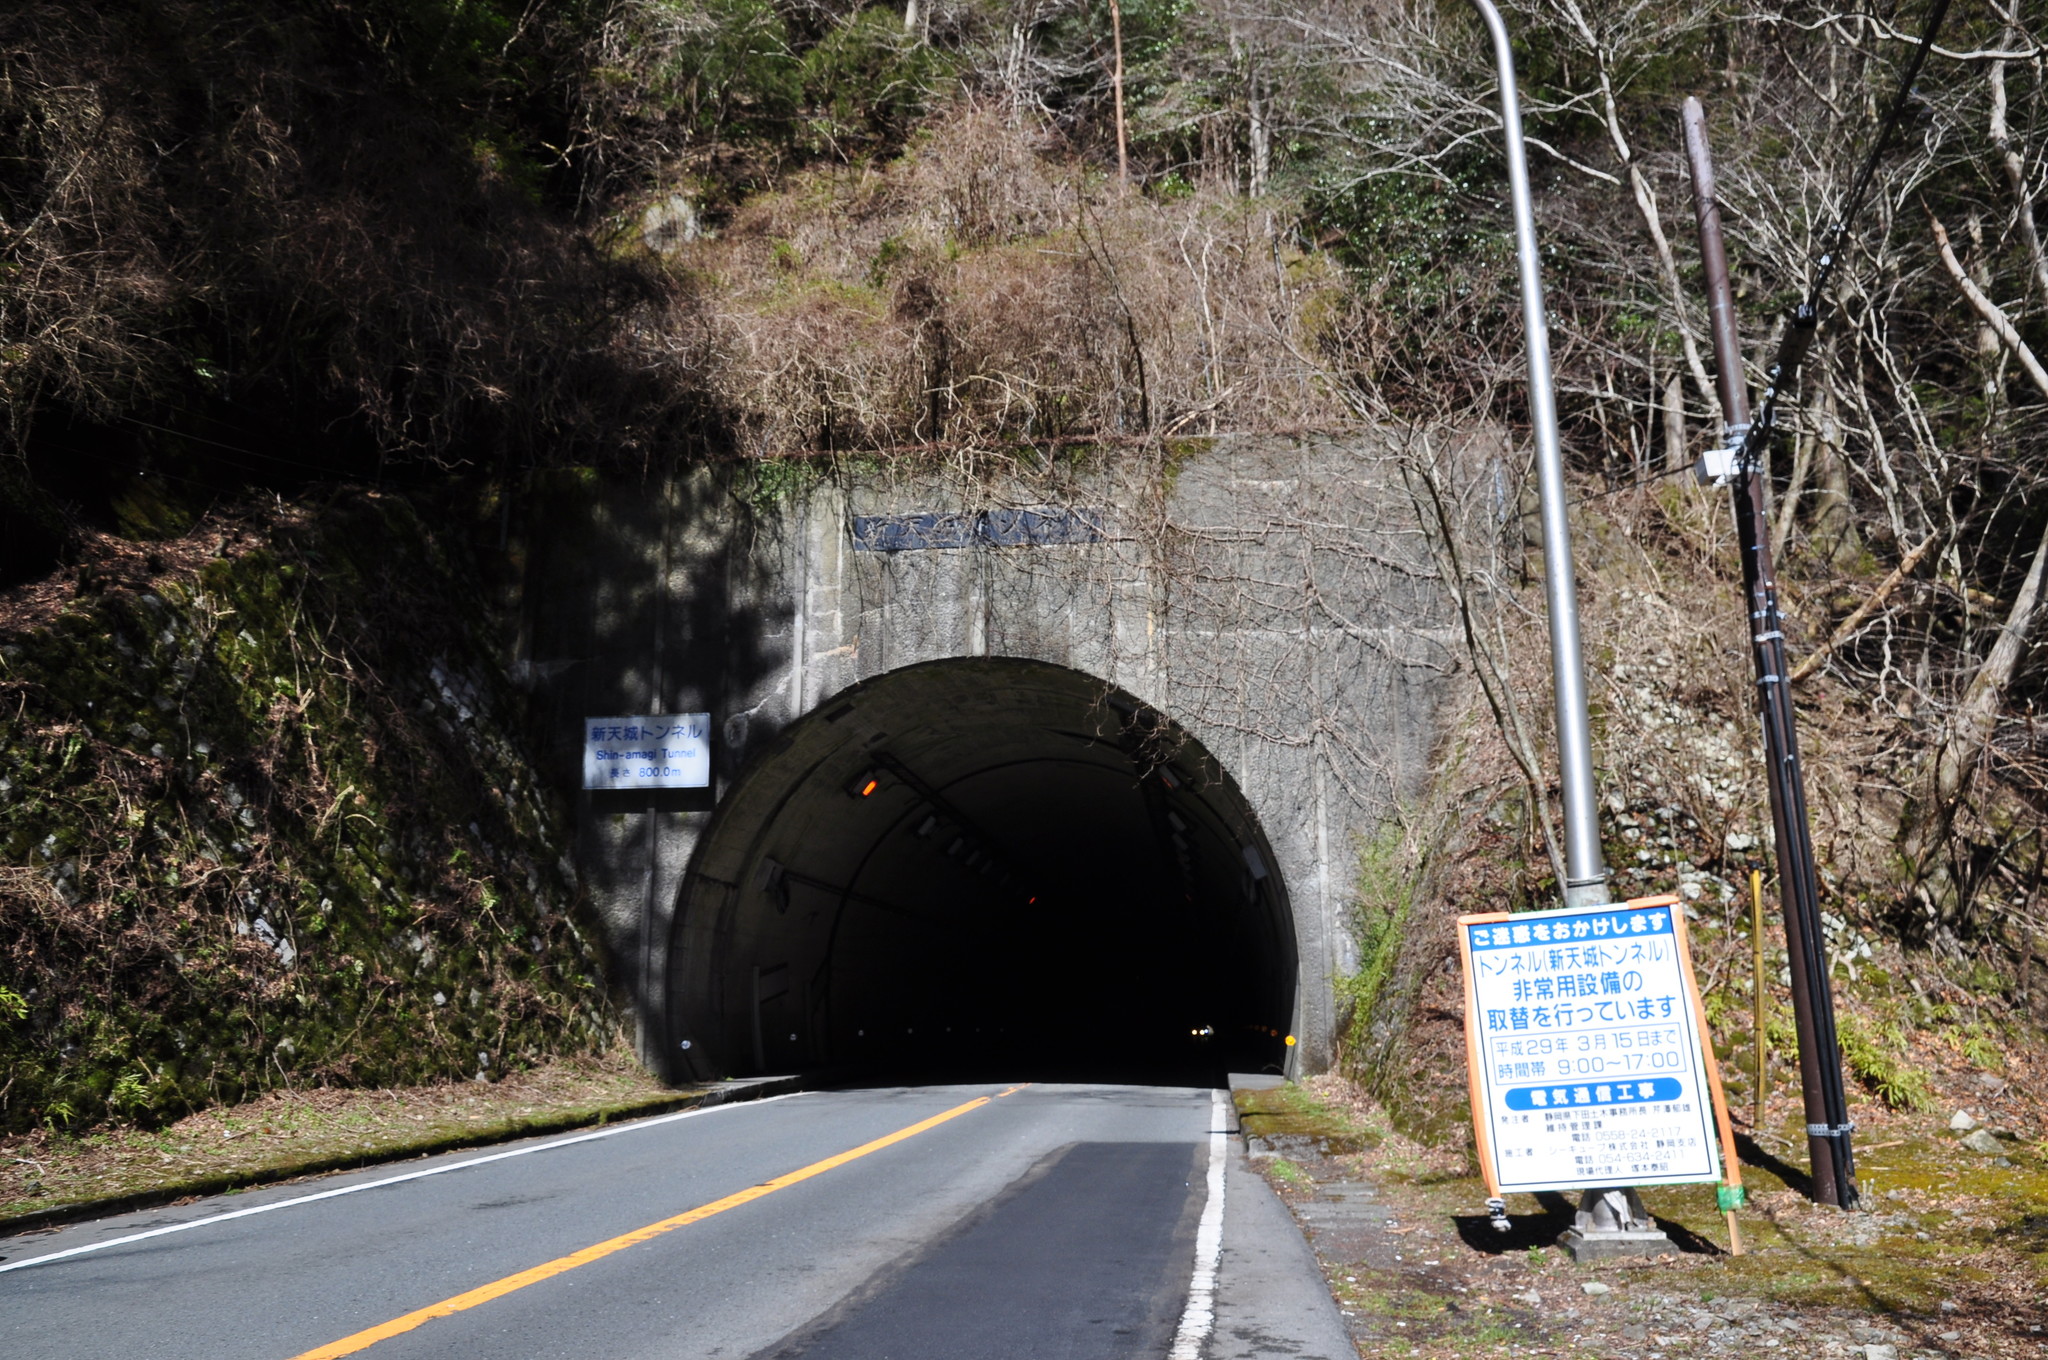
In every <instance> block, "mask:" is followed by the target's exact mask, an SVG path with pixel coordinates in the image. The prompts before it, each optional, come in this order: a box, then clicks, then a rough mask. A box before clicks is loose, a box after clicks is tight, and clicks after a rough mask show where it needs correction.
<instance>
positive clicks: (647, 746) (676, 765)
mask: <svg viewBox="0 0 2048 1360" xmlns="http://www.w3.org/2000/svg"><path fill="white" fill-rule="evenodd" d="M710 785H711V715H710V714H709V713H664V714H654V715H652V716H641V717H631V718H585V719H584V720H583V787H584V788H586V789H702V788H709V787H710Z"/></svg>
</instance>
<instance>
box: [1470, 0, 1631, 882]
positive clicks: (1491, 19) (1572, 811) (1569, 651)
mask: <svg viewBox="0 0 2048 1360" xmlns="http://www.w3.org/2000/svg"><path fill="white" fill-rule="evenodd" d="M1472 6H1473V8H1474V9H1477V10H1478V11H1479V17H1480V18H1481V19H1483V20H1485V21H1486V29H1487V32H1488V33H1489V34H1491V35H1492V37H1493V60H1494V65H1495V67H1496V68H1497V70H1498V73H1499V78H1500V121H1501V130H1502V132H1503V133H1505V134H1506V141H1507V151H1508V191H1509V196H1510V197H1511V198H1512V200H1513V203H1514V215H1515V263H1516V267H1517V269H1518V271H1519V273H1520V275H1521V283H1522V329H1523V330H1524V331H1525V332H1527V334H1528V342H1529V424H1530V427H1531V430H1532V432H1533V433H1534V435H1535V437H1536V489H1537V492H1538V494H1539V497H1540V499H1541V504H1542V513H1541V520H1542V524H1543V598H1544V606H1545V610H1546V613H1547V614H1548V616H1549V619H1550V678H1551V683H1552V685H1553V687H1554V691H1555V694H1556V700H1557V765H1558V774H1559V777H1560V784H1561V791H1562V793H1563V802H1564V882H1563V883H1562V884H1560V885H1559V887H1560V888H1562V889H1563V892H1564V904H1565V905H1566V906H1567V907H1590V906H1598V905H1599V904H1600V903H1602V902H1605V901H1606V900H1607V866H1606V865H1605V864H1604V863H1603V862H1602V861H1601V858H1600V809H1599V805H1598V803H1597V802H1596V801H1595V796H1594V793H1593V737H1592V731H1591V725H1590V723H1589V722H1588V721H1587V718H1586V668H1585V664H1584V662H1583V661H1582V660H1581V658H1580V648H1579V598H1578V588H1577V585H1576V583H1575V578H1574V577H1573V574H1572V535H1571V525H1570V523H1569V522H1568V520H1567V518H1566V516H1565V487H1564V454H1563V451H1562V449H1561V448H1560V446H1559V444H1558V438H1557V394H1556V391H1555V390H1554V388H1553V387H1552V384H1551V378H1550V321H1549V318H1548V317H1547V316H1546V315H1545V314H1544V310H1543V264H1542V258H1541V256H1540V255H1539V254H1538V253H1537V249H1536V209H1535V206H1534V203H1533V201H1532V199H1531V197H1530V194H1529V155H1528V152H1527V150H1526V149H1525V148H1524V146H1523V143H1522V106H1521V101H1520V99H1519V98H1517V97H1516V94H1515V54H1514V50H1513V49H1512V48H1511V47H1510V46H1509V45H1508V27H1507V25H1506V24H1505V23H1503V22H1502V21H1501V17H1500V11H1499V10H1497V9H1495V8H1494V7H1493V0H1472Z"/></svg>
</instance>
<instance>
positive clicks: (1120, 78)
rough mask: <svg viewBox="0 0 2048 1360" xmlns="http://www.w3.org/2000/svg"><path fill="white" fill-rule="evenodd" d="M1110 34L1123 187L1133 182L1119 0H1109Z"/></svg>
mask: <svg viewBox="0 0 2048 1360" xmlns="http://www.w3.org/2000/svg"><path fill="white" fill-rule="evenodd" d="M1109 36H1110V42H1111V43H1112V44H1114V46H1115V48H1116V67H1115V69H1114V70H1113V71H1112V72H1111V73H1110V82H1109V83H1110V87H1111V93H1112V94H1114V95H1115V96H1116V182H1117V185H1118V187H1119V188H1122V187H1125V186H1128V185H1129V184H1130V182H1131V155H1130V150H1129V144H1128V141H1127V139H1126V137H1125V134H1124V11H1123V6H1122V5H1121V4H1119V3H1118V0H1109Z"/></svg>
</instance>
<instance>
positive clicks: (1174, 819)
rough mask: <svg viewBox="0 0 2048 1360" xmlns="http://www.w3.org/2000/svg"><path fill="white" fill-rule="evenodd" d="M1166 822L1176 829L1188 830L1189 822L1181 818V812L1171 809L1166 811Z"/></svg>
mask: <svg viewBox="0 0 2048 1360" xmlns="http://www.w3.org/2000/svg"><path fill="white" fill-rule="evenodd" d="M1166 824H1167V825H1168V826H1170V827H1172V828H1173V829H1174V830H1175V831H1186V830H1187V829H1188V824H1187V823H1186V822H1184V821H1182V820H1181V819H1180V814H1179V813H1178V812H1174V811H1173V810H1171V809H1168V811H1167V813H1166Z"/></svg>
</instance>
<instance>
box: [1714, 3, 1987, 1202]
mask: <svg viewBox="0 0 2048 1360" xmlns="http://www.w3.org/2000/svg"><path fill="white" fill-rule="evenodd" d="M1948 6H1949V0H1933V4H1932V6H1931V7H1930V10H1929V13H1928V17H1927V23H1926V26H1925V28H1924V30H1923V31H1922V33H1921V36H1920V45H1919V47H1918V48H1916V49H1915V50H1914V53H1913V56H1912V59H1911V60H1910V61H1908V62H1907V64H1906V69H1905V72H1904V74H1903V76H1902V77H1901V79H1900V81H1899V88H1898V92H1897V93H1896V94H1895V95H1894V96H1893V97H1892V101H1891V106H1890V107H1889V108H1888V109H1887V110H1886V111H1885V116H1884V121H1883V122H1882V123H1881V124H1880V125H1879V127H1878V132H1877V138H1876V140H1875V141H1873V142H1872V143H1871V147H1870V153H1869V154H1868V155H1867V156H1865V157H1864V160H1863V165H1862V167H1861V168H1860V169H1859V170H1858V171H1857V172H1856V178H1855V179H1854V180H1853V181H1852V182H1851V184H1850V188H1849V195H1848V198H1847V200H1846V201H1845V202H1844V204H1843V207H1842V213H1841V216H1840V217H1838V218H1837V219H1836V221H1835V222H1834V223H1833V225H1831V226H1830V227H1829V228H1828V230H1827V231H1826V232H1825V233H1824V234H1823V235H1822V237H1821V241H1822V245H1821V253H1820V257H1819V259H1818V260H1816V261H1815V264H1814V270H1813V278H1812V282H1811V284H1810V285H1809V286H1808V288H1807V290H1806V297H1805V298H1804V300H1803V301H1801V302H1800V304H1799V306H1798V308H1797V309H1796V310H1794V311H1793V313H1792V314H1791V316H1790V317H1789V318H1788V319H1787V320H1788V324H1787V325H1786V327H1785V334H1784V337H1783V339H1782V340H1781V341H1780V342H1779V345H1778V353H1777V357H1776V358H1775V359H1774V360H1773V361H1772V363H1771V366H1770V368H1769V370H1768V371H1767V373H1766V375H1765V377H1766V385H1765V387H1764V392H1763V396H1762V398H1761V399H1760V400H1759V401H1758V402H1757V409H1756V414H1755V415H1754V417H1753V418H1752V419H1751V421H1750V424H1749V428H1748V429H1747V430H1745V431H1743V432H1742V445H1741V449H1740V451H1739V452H1738V454H1737V456H1736V460H1735V478H1736V484H1735V488H1734V490H1735V493H1736V504H1737V506H1738V510H1737V526H1738V529H1739V531H1740V533H1741V536H1742V538H1743V540H1744V541H1743V544H1742V547H1743V567H1744V576H1745V578H1746V583H1747V585H1748V587H1749V589H1748V594H1749V598H1750V600H1751V603H1752V612H1751V615H1750V625H1751V629H1752V632H1753V634H1754V637H1753V641H1754V643H1755V646H1756V653H1757V665H1758V684H1759V686H1760V687H1761V706H1762V709H1763V719H1764V751H1765V758H1766V760H1767V761H1768V762H1769V765H1770V770H1769V774H1770V778H1771V780H1772V789H1773V793H1774V794H1775V795H1776V796H1775V797H1774V798H1773V799H1772V803H1773V808H1772V812H1773V817H1774V821H1775V822H1776V823H1777V825H1776V827H1775V828H1774V829H1775V831H1776V833H1777V836H1778V844H1779V850H1780V861H1779V867H1780V871H1781V878H1782V880H1783V881H1782V882H1781V883H1780V890H1781V892H1782V893H1783V894H1784V896H1785V898H1786V905H1787V911H1786V925H1787V930H1788V934H1796V935H1797V937H1798V938H1797V940H1796V944H1797V952H1798V957H1797V958H1793V959H1791V960H1789V962H1790V964H1791V966H1792V967H1793V968H1796V969H1797V970H1798V973H1799V978H1798V981H1799V982H1801V983H1802V984H1804V990H1805V992H1806V995H1807V997H1808V998H1809V999H1810V1000H1809V1005H1810V1008H1811V1012H1812V1023H1813V1029H1814V1034H1813V1040H1814V1047H1815V1050H1816V1053H1817V1056H1818V1057H1819V1061H1818V1062H1816V1063H1815V1064H1814V1067H1815V1069H1817V1071H1816V1075H1817V1076H1818V1077H1819V1086H1820V1090H1819V1095H1820V1104H1821V1109H1822V1111H1823V1120H1824V1122H1822V1123H1820V1124H1811V1123H1809V1124H1808V1125H1807V1127H1806V1133H1807V1140H1808V1146H1809V1147H1810V1148H1812V1149H1813V1154H1814V1156H1815V1158H1816V1159H1818V1158H1819V1157H1820V1156H1823V1155H1825V1156H1826V1158H1827V1160H1828V1163H1829V1170H1830V1171H1831V1173H1832V1180H1833V1182H1834V1189H1835V1196H1836V1202H1837V1203H1839V1204H1840V1205H1841V1207H1842V1208H1845V1209H1848V1208H1853V1207H1855V1203H1856V1198H1857V1192H1856V1157H1855V1152H1854V1150H1853V1149H1852V1146H1851V1144H1850V1140H1849V1133H1850V1131H1851V1130H1852V1129H1853V1128H1854V1127H1855V1125H1854V1124H1853V1123H1852V1122H1851V1121H1850V1119H1849V1100H1848V1091H1847V1089H1846V1088H1845V1086H1844V1084H1843V1081H1842V1063H1841V1057H1840V1045H1841V1040H1840V1035H1839V1033H1838V1032H1837V1030H1836V1026H1835V1009H1834V997H1833V992H1832V990H1831V988H1830V985H1829V975H1830V973H1831V972H1832V969H1831V968H1830V967H1829V964H1828V958H1827V942H1826V940H1825V938H1824V934H1825V932H1824V928H1823V923H1822V920H1821V914H1820V885H1819V874H1818V869H1817V866H1816V864H1815V862H1814V854H1813V839H1812V833H1811V831H1810V830H1809V826H1810V823H1809V821H1808V816H1807V808H1806V787H1805V779H1804V777H1803V776H1802V774H1801V772H1800V769H1799V743H1798V734H1797V730H1796V728H1795V725H1794V715H1793V712H1792V696H1791V692H1790V687H1789V683H1788V680H1787V676H1788V673H1789V671H1788V666H1787V660H1788V658H1787V656H1786V651H1785V642H1784V636H1785V635H1784V618H1783V615H1782V613H1781V612H1780V610H1779V608H1778V589H1777V582H1776V581H1774V580H1772V579H1770V573H1768V572H1762V571H1758V570H1756V568H1757V567H1758V566H1759V565H1761V564H1762V554H1763V549H1764V539H1763V535H1764V534H1765V533H1766V532H1767V529H1766V526H1765V525H1764V524H1763V522H1762V513H1763V512H1762V506H1763V500H1762V495H1761V492H1762V487H1760V486H1758V485H1757V484H1756V483H1757V479H1759V478H1761V477H1762V476H1763V458H1762V454H1763V451H1764V450H1765V449H1766V448H1768V447H1769V444H1770V439H1771V434H1772V431H1773V428H1774V427H1775V425H1776V424H1777V417H1778V403H1779V398H1780V396H1781V394H1782V393H1784V392H1785V391H1787V390H1788V389H1790V388H1791V386H1792V383H1793V380H1794V379H1795V378H1796V377H1797V376H1798V373H1799V366H1800V363H1801V362H1802V361H1803V360H1804V359H1805V357H1806V351H1807V350H1808V348H1810V347H1811V345H1812V344H1813V338H1814V335H1815V333H1816V332H1817V331H1818V330H1819V329H1820V319H1821V303H1822V300H1823V298H1824V297H1825V294H1826V290H1827V286H1828V281H1829V279H1830V278H1831V277H1832V276H1833V274H1834V271H1835V266H1836V265H1837V263H1838V262H1839V261H1840V259H1841V253H1842V247H1843V244H1844V243H1845V242H1846V241H1847V239H1848V235H1849V230H1850V228H1851V227H1852V226H1853V225H1854V224H1855V221H1856V217H1857V214H1858V213H1859V212H1861V210H1862V207H1863V200H1864V199H1865V197H1867V196H1868V194H1869V192H1870V186H1871V184H1872V183H1873V181H1874V180H1875V179H1876V176H1877V166H1878V162H1879V161H1880V160H1881V159H1882V158H1883V156H1884V154H1885V152H1886V151H1888V150H1889V149H1890V147H1891V144H1892V141H1893V139H1894V137H1895V136H1896V134H1897V132H1898V125H1899V120H1900V118H1901V117H1902V115H1903V114H1904V113H1905V109H1906V102H1907V100H1909V99H1910V98H1911V97H1912V93H1913V82H1914V81H1916V80H1917V79H1919V76H1920V71H1921V68H1922V67H1923V66H1924V65H1925V64H1926V61H1927V56H1928V53H1929V52H1931V51H1932V50H1933V48H1934V36H1935V34H1936V33H1937V32H1938V31H1939V30H1940V28H1941V23H1942V20H1943V19H1944V18H1945V17H1946V16H1947V14H1948ZM1731 433H1732V431H1731ZM1743 505H1748V506H1750V507H1752V510H1753V513H1752V514H1750V515H1744V514H1743V513H1742V512H1741V509H1740V507H1741V506H1743ZM1788 943H1795V942H1794V941H1788Z"/></svg>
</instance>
